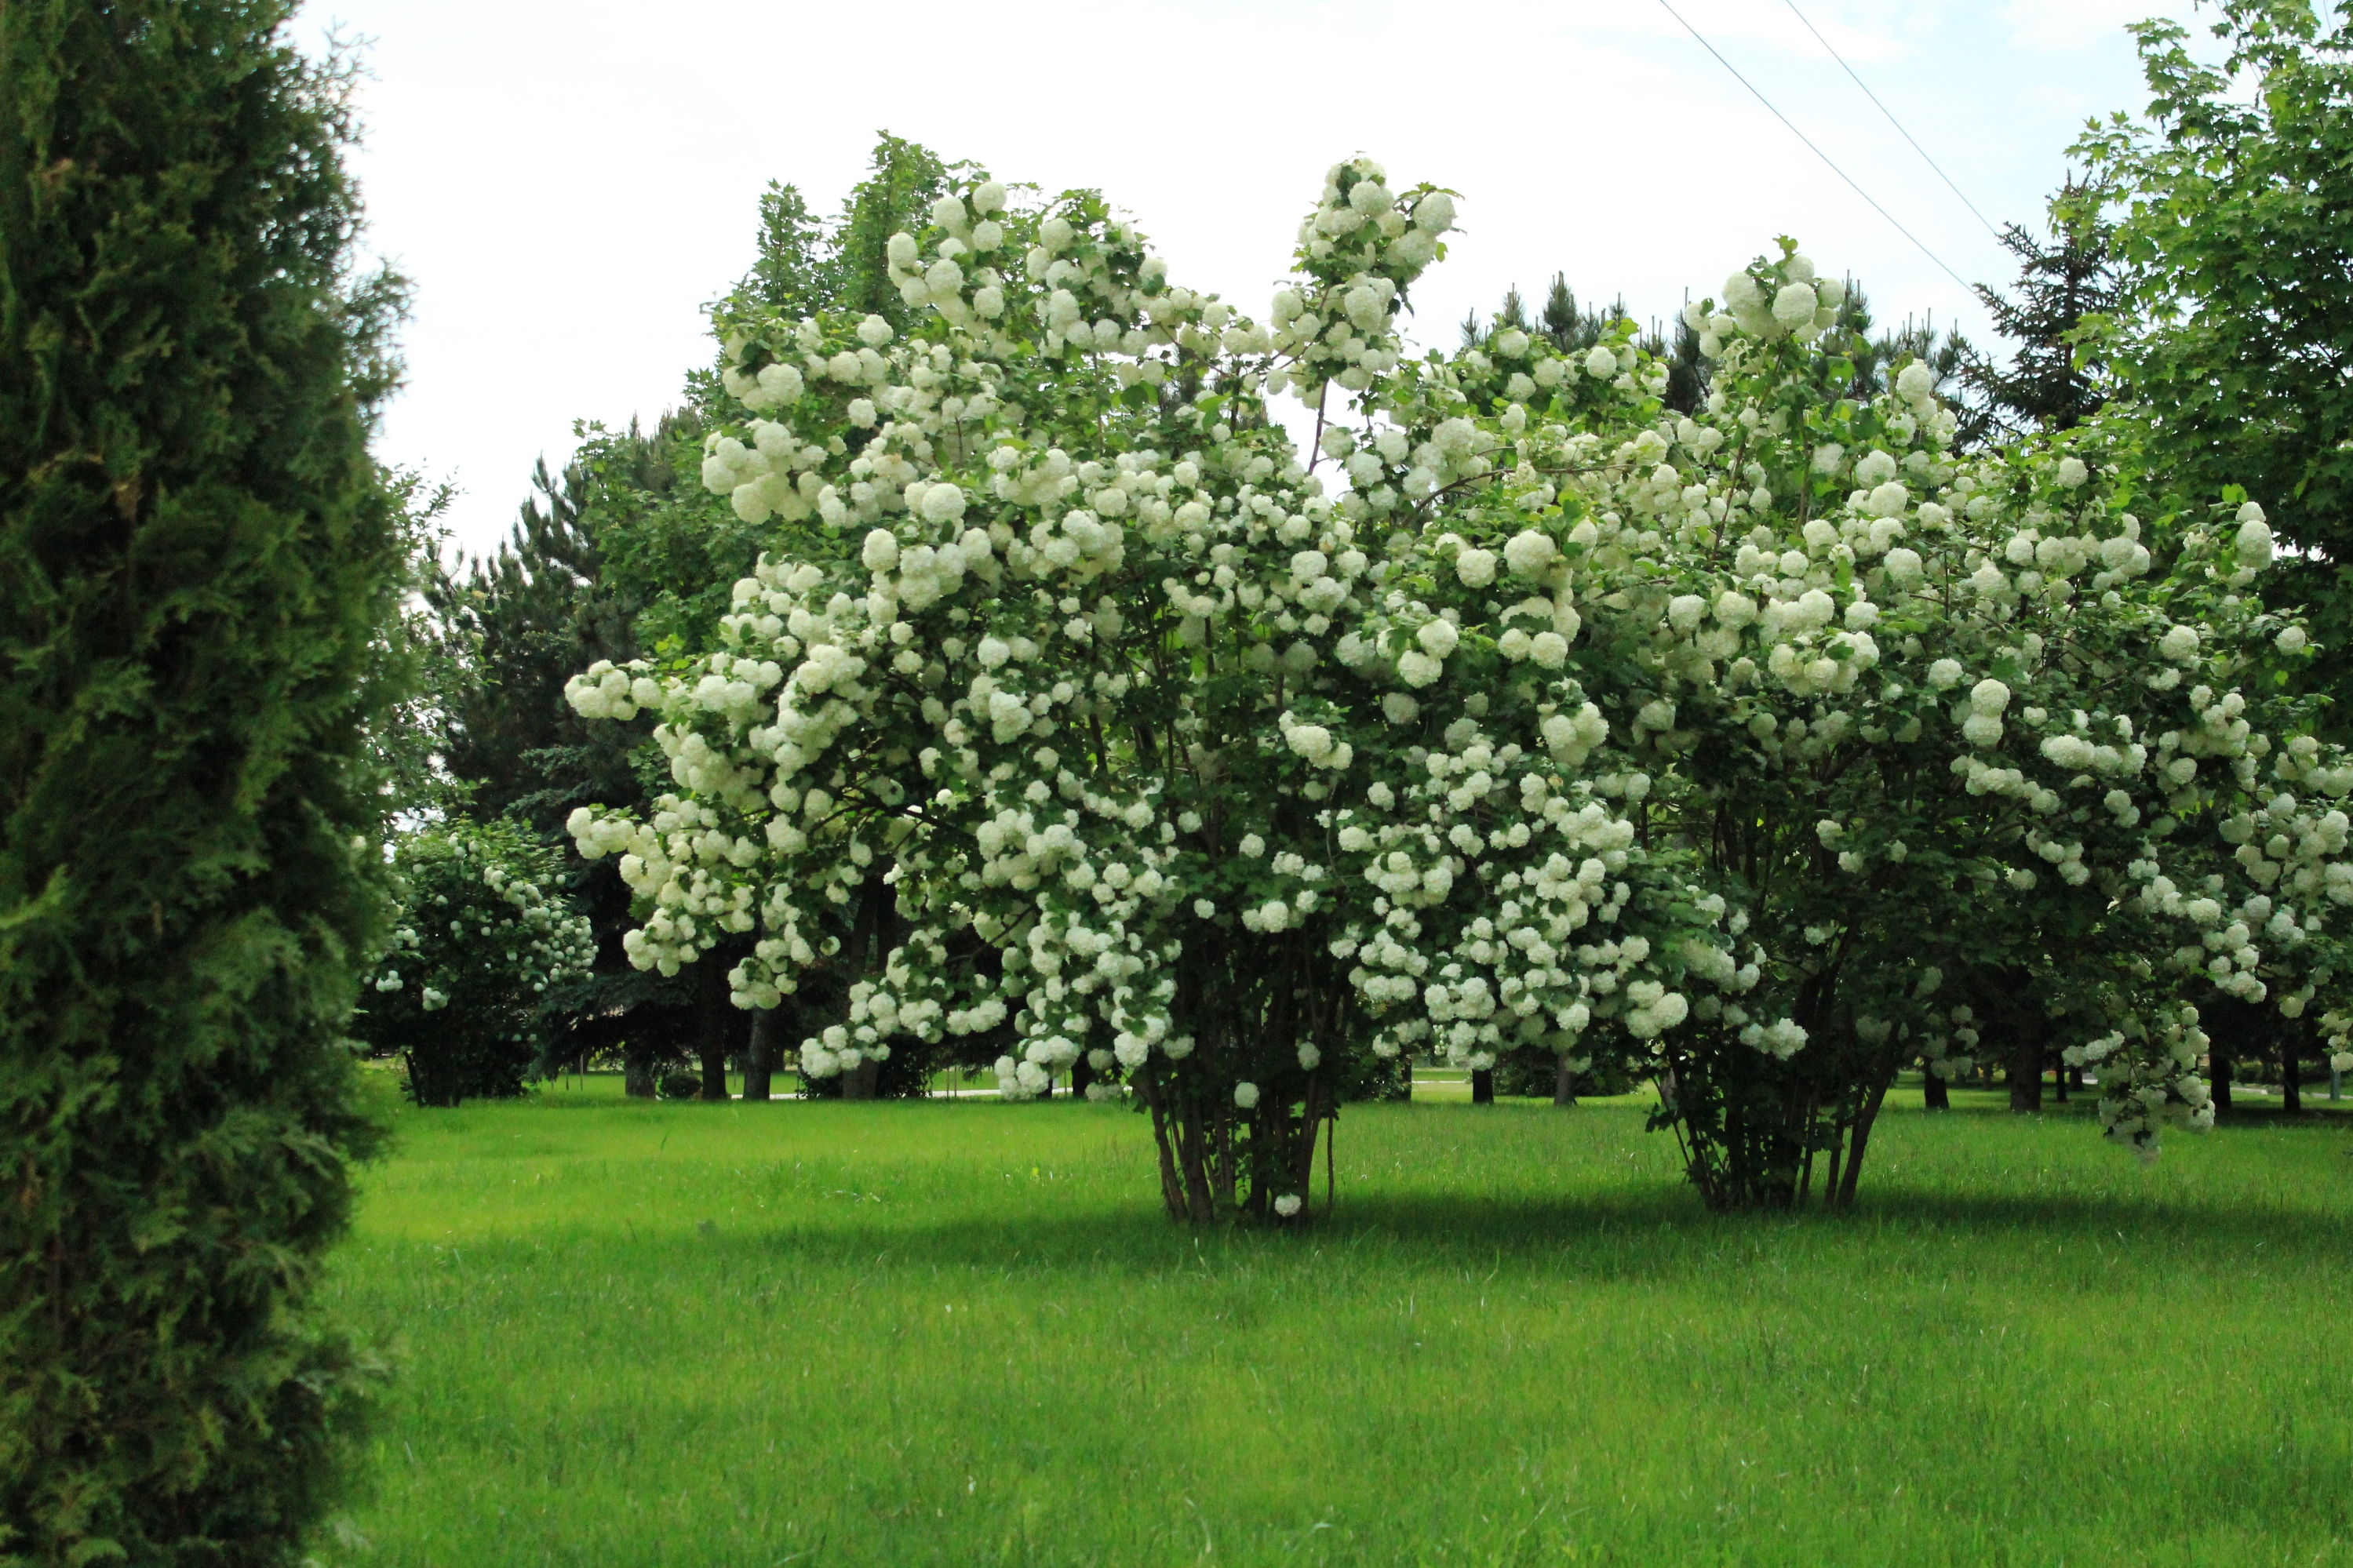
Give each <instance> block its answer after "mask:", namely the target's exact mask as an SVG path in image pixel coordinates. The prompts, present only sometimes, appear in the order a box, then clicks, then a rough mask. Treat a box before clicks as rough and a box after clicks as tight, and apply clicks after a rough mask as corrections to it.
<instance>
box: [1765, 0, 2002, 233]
mask: <svg viewBox="0 0 2353 1568" xmlns="http://www.w3.org/2000/svg"><path fill="white" fill-rule="evenodd" d="M1781 3H1782V4H1783V5H1787V6H1788V7H1789V14H1790V15H1791V16H1795V17H1797V19H1798V20H1799V21H1800V22H1805V23H1806V31H1808V32H1809V33H1811V34H1813V36H1814V42H1816V43H1818V44H1820V45H1821V47H1823V49H1825V50H1826V51H1828V53H1829V55H1830V57H1831V58H1832V59H1834V60H1836V61H1838V63H1839V69H1841V70H1842V71H1844V72H1846V74H1847V79H1848V80H1850V81H1852V82H1853V83H1854V85H1855V86H1857V87H1860V88H1862V96H1863V97H1865V98H1867V99H1869V100H1871V101H1872V103H1873V106H1874V107H1875V108H1877V109H1878V110H1879V112H1880V113H1882V114H1884V115H1885V116H1887V123H1888V124H1890V125H1893V126H1894V127H1895V129H1896V131H1897V132H1899V133H1900V134H1901V135H1902V136H1903V138H1904V140H1905V141H1906V142H1911V143H1912V151H1914V152H1915V153H1919V154H1920V161H1921V162H1922V163H1926V164H1927V165H1928V167H1930V168H1932V169H1935V170H1936V178H1938V179H1940V180H1942V181H1944V182H1945V184H1946V187H1947V189H1949V190H1950V191H1951V192H1952V193H1953V195H1957V196H1959V197H1960V198H1961V205H1963V206H1965V207H1967V208H1968V209H1969V212H1970V214H1971V216H1975V217H1976V219H1977V220H1978V222H1979V223H1981V224H1983V225H1985V226H1986V232H1987V233H1989V234H1990V235H1992V236H1993V237H1995V238H1996V239H2000V237H2001V230H2000V229H1999V228H1997V227H1996V226H1994V221H1993V220H1992V219H1991V218H1989V217H1988V216H1986V215H1985V214H1983V213H1981V212H1978V205H1977V203H1975V202H1973V201H1971V200H1969V198H1968V195H1966V194H1964V193H1963V191H1962V190H1961V187H1960V186H1958V185H1957V184H1953V176H1952V175H1950V174H1947V173H1945V171H1944V168H1943V167H1942V165H1940V164H1938V163H1937V162H1936V160H1935V159H1934V158H1931V157H1929V156H1928V149H1926V147H1923V146H1921V145H1920V142H1919V140H1918V139H1917V138H1916V137H1915V136H1914V135H1913V134H1912V132H1909V131H1905V129H1904V122H1903V121H1900V120H1898V119H1896V118H1895V111H1894V110H1892V109H1890V108H1888V107H1887V105H1885V104H1883V103H1881V102H1880V101H1879V95H1878V94H1877V93H1875V92H1873V91H1872V90H1871V89H1870V87H1869V86H1867V85H1866V84H1865V83H1864V81H1863V79H1862V78H1861V77H1859V76H1857V75H1855V74H1854V68H1853V67H1852V66H1851V65H1849V64H1847V63H1846V58H1845V57H1844V56H1842V55H1841V54H1840V53H1839V52H1838V51H1837V50H1836V49H1833V48H1831V41H1830V40H1829V39H1828V38H1825V37H1822V34H1821V29H1820V28H1819V27H1817V26H1814V25H1813V24H1812V23H1811V22H1807V21H1806V14H1805V13H1804V12H1803V11H1800V10H1799V9H1798V0H1781Z"/></svg>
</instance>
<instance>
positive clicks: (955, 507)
mask: <svg viewBox="0 0 2353 1568" xmlns="http://www.w3.org/2000/svg"><path fill="white" fill-rule="evenodd" d="M964 507H965V499H964V491H962V490H960V489H957V488H956V487H955V486H954V485H934V486H933V487H932V488H931V489H927V490H925V491H924V492H923V521H926V522H954V521H956V519H958V518H960V517H962V516H963V515H964Z"/></svg>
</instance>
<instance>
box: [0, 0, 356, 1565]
mask: <svg viewBox="0 0 2353 1568" xmlns="http://www.w3.org/2000/svg"><path fill="white" fill-rule="evenodd" d="M287 13H288V6H287V5H286V4H285V3H284V0H177V3H174V0H8V3H7V4H5V5H0V1563H26V1564H31V1563H39V1564H51V1563H93V1562H106V1561H124V1562H130V1563H139V1564H156V1563H163V1564H181V1563H238V1564H248V1563H293V1562H295V1561H297V1560H298V1559H299V1558H300V1557H301V1542H302V1538H303V1536H304V1535H305V1533H306V1532H307V1531H309V1530H310V1529H311V1527H312V1526H313V1525H314V1524H315V1523H316V1522H317V1521H318V1519H319V1518H320V1516H321V1514H322V1511H323V1510H325V1509H326V1508H327V1507H329V1506H330V1505H331V1503H332V1500H333V1497H334V1495H335V1491H336V1487H337V1480H338V1476H339V1474H340V1471H341V1466H340V1456H341V1453H342V1448H343V1438H344V1436H346V1435H347V1434H348V1431H349V1429H350V1427H351V1425H352V1423H353V1419H354V1417H355V1414H356V1412H357V1411H358V1409H359V1408H360V1406H361V1395H362V1394H363V1392H364V1386H365V1384H366V1382H367V1381H368V1378H369V1374H370V1363H368V1362H367V1360H366V1358H365V1357H364V1355H363V1354H361V1353H360V1352H357V1351H355V1350H354V1349H353V1346H352V1344H351V1343H350V1342H349V1341H348V1340H347V1339H346V1338H345V1337H344V1336H343V1335H342V1334H341V1333H339V1332H338V1331H335V1330H334V1329H333V1328H332V1325H331V1324H328V1323H326V1322H325V1321H322V1318H321V1317H320V1315H319V1313H318V1311H317V1310H316V1308H315V1306H314V1303H313V1297H314V1295H315V1291H316V1289H317V1286H318V1282H319V1278H320V1271H321V1267H322V1260H323V1258H324V1256H325V1253H326V1250H327V1248H328V1247H330V1246H331V1245H332V1243H333V1242H334V1241H335V1240H336V1238H337V1237H340V1236H341V1235H342V1234H343V1230H344V1228H345V1226H346V1223H347V1220H348V1216H349V1212H350V1206H351V1182H350V1166H351V1163H352V1162H353V1160H354V1159H355V1158H358V1157H361V1156H363V1155H364V1154H365V1153H366V1152H368V1151H369V1150H371V1149H372V1148H373V1147H374V1146H375V1142H376V1140H377V1137H378V1132H377V1130H376V1128H375V1124H374V1123H373V1122H372V1121H370V1120H369V1119H368V1118H367V1117H366V1116H364V1114H363V1112H362V1109H361V1105H360V1101H359V1099H358V1091H357V1080H356V1072H355V1068H354V1065H353V1058H352V1057H351V1055H350V1053H349V1051H348V1049H347V1048H346V1047H345V1046H344V1045H343V1043H342V1041H341V1038H340V1036H341V1034H342V1031H343V1023H344V1020H345V1018H346V1017H347V1016H348V1015H349V1012H350V1008H351V1005H352V1003H353V993H354V983H355V970H356V967H357V966H358V964H359V963H361V962H363V961H364V958H365V956H366V954H367V952H368V950H369V949H370V947H371V946H372V945H373V943H374V942H375V941H376V940H377V938H378V936H379V934H380V930H381V919H382V910H383V900H382V897H381V892H380V882H381V876H382V873H381V868H380V857H379V853H378V850H377V848H376V844H377V842H378V837H379V835H378V832H377V829H378V826H379V821H380V816H381V807H380V803H379V799H378V797H377V795H376V791H375V782H374V779H375V775H374V774H373V773H371V772H370V770H369V767H368V765H367V763H366V761H365V758H366V756H367V748H366V744H365V742H366V731H367V728H368V725H369V724H370V722H371V715H372V714H373V713H375V712H377V711H381V707H382V703H383V701H384V700H385V697H386V695H387V694H386V693H385V692H384V691H383V690H382V689H381V685H380V681H379V679H378V678H379V676H380V673H381V672H382V671H383V669H384V668H385V666H386V660H385V657H384V649H385V646H386V645H385V639H386V637H387V636H388V633H387V630H386V628H387V627H389V626H391V625H392V624H393V620H394V616H395V614H396V608H397V606H396V594H397V591H398V582H399V577H400V571H401V567H400V561H401V556H400V550H401V543H402V528H401V524H400V521H399V517H398V513H397V508H396V505H395V503H394V501H393V500H392V499H391V498H390V497H389V496H388V495H387V493H386V490H385V486H384V485H383V483H382V482H381V480H380V478H379V475H378V473H377V470H376V469H375V467H374V465H373V464H372V463H371V461H370V459H369V457H368V453H367V448H366V442H367V437H368V434H369V421H370V411H371V409H372V407H373V406H374V405H375V402H376V401H377V400H378V399H379V398H380V397H381V396H382V395H383V394H384V393H385V390H386V387H387V385H388V384H389V378H390V367H389V364H388V362H387V361H386V359H385V343H384V334H385V331H387V329H388V327H389V325H390V323H391V321H392V320H393V318H394V317H395V315H396V307H397V305H398V289H397V286H396V284H395V283H394V282H393V281H392V280H390V279H383V278H376V279H356V278H354V277H353V274H352V273H351V271H350V270H349V257H350V246H351V241H352V237H353V231H354V228H355V226H356V224H357V221H358V203H357V197H356V194H355V192H354V190H353V186H352V184H350V182H349V180H348V178H347V176H346V174H345V172H344V169H343V163H342V159H341V152H342V149H343V147H344V146H345V145H346V144H347V143H348V142H349V140H350V136H351V131H352V127H351V122H350V119H349V115H348V113H347V110H346V107H345V98H344V91H343V89H344V84H345V80H346V79H345V78H344V77H343V75H342V73H340V72H339V71H338V70H337V69H336V68H332V67H331V68H323V69H322V68H319V67H316V66H313V65H311V64H306V63H305V62H304V60H303V59H302V58H301V57H300V56H298V55H297V54H296V53H295V51H294V50H293V49H292V48H291V47H290V46H289V45H288V43H287V42H286V39H285V37H284V34H285V25H286V22H287Z"/></svg>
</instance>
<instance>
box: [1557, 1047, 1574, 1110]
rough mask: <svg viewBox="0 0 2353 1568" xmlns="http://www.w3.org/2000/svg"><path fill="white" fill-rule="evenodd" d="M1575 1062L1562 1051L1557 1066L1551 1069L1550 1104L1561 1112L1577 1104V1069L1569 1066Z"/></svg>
mask: <svg viewBox="0 0 2353 1568" xmlns="http://www.w3.org/2000/svg"><path fill="white" fill-rule="evenodd" d="M1576 1060H1577V1058H1575V1057H1573V1056H1571V1055H1569V1054H1568V1053H1567V1051H1563V1052H1561V1053H1560V1058H1559V1062H1558V1065H1556V1067H1555V1068H1553V1075H1552V1102H1553V1104H1554V1105H1556V1106H1557V1107H1560V1108H1561V1109H1563V1110H1566V1109H1567V1108H1568V1107H1569V1106H1572V1105H1575V1104H1576V1103H1577V1068H1575V1067H1574V1066H1572V1065H1571V1064H1572V1063H1574V1062H1575V1061H1576Z"/></svg>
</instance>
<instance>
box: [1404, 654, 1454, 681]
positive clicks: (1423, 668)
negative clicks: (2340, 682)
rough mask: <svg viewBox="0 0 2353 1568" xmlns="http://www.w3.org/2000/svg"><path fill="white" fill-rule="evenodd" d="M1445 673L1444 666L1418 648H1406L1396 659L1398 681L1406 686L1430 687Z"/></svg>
mask: <svg viewBox="0 0 2353 1568" xmlns="http://www.w3.org/2000/svg"><path fill="white" fill-rule="evenodd" d="M1445 673H1446V666H1444V665H1443V664H1440V662H1439V661H1438V660H1436V659H1434V658H1430V656H1429V655H1428V654H1426V653H1424V652H1422V651H1421V650H1420V649H1419V648H1418V647H1416V648H1408V649H1407V650H1406V651H1405V652H1404V654H1402V655H1401V656H1399V658H1398V679H1400V680H1402V681H1404V682H1405V683H1406V684H1407V685H1408V686H1428V685H1430V684H1431V683H1432V682H1434V681H1436V680H1437V679H1438V678H1439V677H1440V676H1441V675H1443V674H1445Z"/></svg>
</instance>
